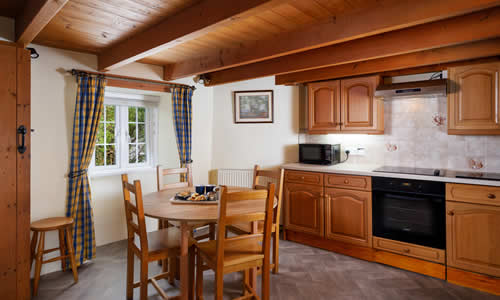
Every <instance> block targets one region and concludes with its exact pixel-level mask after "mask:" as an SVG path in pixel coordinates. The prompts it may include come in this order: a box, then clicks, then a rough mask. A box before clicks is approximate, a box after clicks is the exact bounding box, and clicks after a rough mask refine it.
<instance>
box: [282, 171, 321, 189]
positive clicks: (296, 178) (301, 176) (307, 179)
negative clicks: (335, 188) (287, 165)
mask: <svg viewBox="0 0 500 300" xmlns="http://www.w3.org/2000/svg"><path fill="white" fill-rule="evenodd" d="M285 181H286V182H294V183H303V184H312V185H321V186H322V185H323V173H313V172H299V171H287V172H286V173H285Z"/></svg>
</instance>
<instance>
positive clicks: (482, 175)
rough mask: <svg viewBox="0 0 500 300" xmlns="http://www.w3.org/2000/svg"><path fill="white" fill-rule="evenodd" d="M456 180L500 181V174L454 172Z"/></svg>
mask: <svg viewBox="0 0 500 300" xmlns="http://www.w3.org/2000/svg"><path fill="white" fill-rule="evenodd" d="M455 177H456V178H467V179H482V180H496V181H500V173H483V172H455Z"/></svg>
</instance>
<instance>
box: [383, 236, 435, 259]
mask: <svg viewBox="0 0 500 300" xmlns="http://www.w3.org/2000/svg"><path fill="white" fill-rule="evenodd" d="M373 248H376V249H380V250H384V251H388V252H394V253H396V254H400V255H405V256H411V257H415V258H418V259H423V260H428V261H432V262H435V263H438V264H444V263H445V250H443V249H436V248H431V247H425V246H420V245H416V244H410V243H405V242H400V241H396V240H389V239H384V238H379V237H375V236H374V237H373Z"/></svg>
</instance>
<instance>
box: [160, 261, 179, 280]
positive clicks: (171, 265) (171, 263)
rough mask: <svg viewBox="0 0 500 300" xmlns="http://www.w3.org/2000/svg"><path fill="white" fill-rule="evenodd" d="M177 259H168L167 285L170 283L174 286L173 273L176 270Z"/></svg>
mask: <svg viewBox="0 0 500 300" xmlns="http://www.w3.org/2000/svg"><path fill="white" fill-rule="evenodd" d="M163 263H164V264H165V261H163ZM176 263H177V258H175V257H170V258H169V259H168V264H167V265H168V283H170V285H174V284H175V272H176V270H177V264H176ZM166 269H167V268H165V266H164V268H163V270H164V271H166Z"/></svg>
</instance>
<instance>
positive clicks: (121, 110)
mask: <svg viewBox="0 0 500 300" xmlns="http://www.w3.org/2000/svg"><path fill="white" fill-rule="evenodd" d="M117 95H120V97H117ZM138 96H140V95H121V94H111V95H110V93H106V97H105V100H104V111H103V114H102V115H101V119H100V123H99V127H98V132H97V140H96V147H95V151H94V157H93V159H92V164H91V174H92V175H95V174H109V173H115V172H120V171H123V170H128V169H132V168H141V167H142V168H144V167H152V166H154V164H155V159H156V158H155V155H156V153H155V152H156V151H154V150H155V149H154V148H155V145H156V144H157V136H156V135H157V134H156V133H157V128H156V124H157V122H156V119H157V113H158V112H157V110H158V109H157V105H156V103H152V102H148V101H137V98H138ZM142 97H144V96H142ZM126 98H132V99H126Z"/></svg>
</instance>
